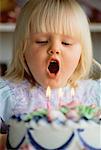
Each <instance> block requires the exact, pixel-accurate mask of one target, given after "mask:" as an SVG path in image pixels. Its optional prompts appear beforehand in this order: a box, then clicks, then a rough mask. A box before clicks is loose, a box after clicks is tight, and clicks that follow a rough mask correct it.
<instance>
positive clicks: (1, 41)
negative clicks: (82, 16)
mask: <svg viewBox="0 0 101 150" xmlns="http://www.w3.org/2000/svg"><path fill="white" fill-rule="evenodd" d="M27 1H28V0H0V76H3V75H4V74H5V71H6V69H7V65H8V64H9V63H10V61H11V58H12V46H13V44H12V43H13V33H14V29H15V26H16V19H17V17H18V16H19V13H20V10H21V7H22V6H23V5H24V4H25V3H26V2H27ZM77 1H78V2H79V3H80V5H81V6H82V8H83V9H84V11H85V12H86V14H87V16H88V18H89V20H90V30H91V36H92V41H93V52H94V58H95V59H96V60H97V61H98V62H99V63H101V0H77Z"/></svg>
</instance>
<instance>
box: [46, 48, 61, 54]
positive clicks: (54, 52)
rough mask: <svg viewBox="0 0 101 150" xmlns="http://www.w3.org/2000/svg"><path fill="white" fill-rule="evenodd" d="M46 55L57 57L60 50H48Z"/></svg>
mask: <svg viewBox="0 0 101 150" xmlns="http://www.w3.org/2000/svg"><path fill="white" fill-rule="evenodd" d="M48 54H49V55H54V54H57V55H59V54H60V49H49V50H48Z"/></svg>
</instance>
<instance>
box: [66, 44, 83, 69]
mask: <svg viewBox="0 0 101 150" xmlns="http://www.w3.org/2000/svg"><path fill="white" fill-rule="evenodd" d="M80 57H81V47H80V46H78V45H77V46H75V47H73V49H71V50H70V51H69V53H67V55H65V61H66V62H67V63H66V64H67V67H70V68H75V67H76V66H77V65H78V63H79V60H80Z"/></svg>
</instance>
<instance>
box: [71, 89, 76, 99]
mask: <svg viewBox="0 0 101 150" xmlns="http://www.w3.org/2000/svg"><path fill="white" fill-rule="evenodd" d="M74 95H75V90H74V88H71V99H72V101H74Z"/></svg>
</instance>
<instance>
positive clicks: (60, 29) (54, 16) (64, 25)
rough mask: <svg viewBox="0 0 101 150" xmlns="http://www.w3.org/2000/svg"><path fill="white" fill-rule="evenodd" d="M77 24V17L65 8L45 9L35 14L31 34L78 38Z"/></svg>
mask: <svg viewBox="0 0 101 150" xmlns="http://www.w3.org/2000/svg"><path fill="white" fill-rule="evenodd" d="M41 8H42V7H41ZM67 11H68V12H67ZM76 22H77V20H75V16H73V14H72V13H71V12H70V11H69V10H67V9H65V8H64V7H61V6H60V7H56V8H55V7H54V8H53V7H52V6H50V7H45V8H44V9H43V8H42V9H40V11H38V12H36V14H33V16H32V19H31V32H33V33H36V32H52V33H58V34H65V35H68V36H72V37H76V38H77V36H78V37H79V36H80V35H79V27H78V25H77V23H76Z"/></svg>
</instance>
